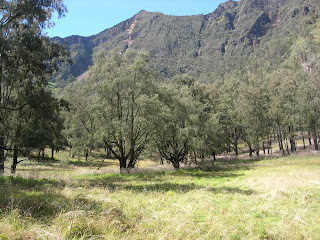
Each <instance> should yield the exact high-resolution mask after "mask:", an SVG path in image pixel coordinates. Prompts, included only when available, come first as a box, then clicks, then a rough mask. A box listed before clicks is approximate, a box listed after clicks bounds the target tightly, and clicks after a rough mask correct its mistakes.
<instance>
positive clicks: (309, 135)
mask: <svg viewBox="0 0 320 240" xmlns="http://www.w3.org/2000/svg"><path fill="white" fill-rule="evenodd" d="M308 140H309V149H310V148H311V146H312V142H311V133H310V131H308Z"/></svg>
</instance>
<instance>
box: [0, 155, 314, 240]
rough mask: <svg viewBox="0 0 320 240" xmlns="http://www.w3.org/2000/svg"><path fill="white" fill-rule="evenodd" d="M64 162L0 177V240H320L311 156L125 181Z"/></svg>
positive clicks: (108, 166) (107, 170)
mask: <svg viewBox="0 0 320 240" xmlns="http://www.w3.org/2000/svg"><path fill="white" fill-rule="evenodd" d="M63 154H66V153H61V154H60V155H58V156H57V158H58V159H59V160H56V161H51V162H48V163H46V164H38V163H30V162H25V163H22V165H19V166H18V172H17V176H16V177H11V176H4V177H0V239H141V240H142V239H170V240H171V239H230V240H231V239H232V240H235V239H320V154H318V153H315V152H308V153H306V154H298V155H291V156H287V157H278V158H276V157H275V158H269V159H259V160H234V161H225V162H219V163H216V165H215V166H214V167H213V166H210V165H208V166H206V167H201V168H200V169H199V168H198V169H197V168H195V169H182V170H179V171H173V170H172V169H171V167H163V169H162V170H161V168H160V170H159V169H158V171H153V170H154V169H157V168H158V167H156V166H155V164H154V163H152V162H150V161H146V162H144V161H143V162H141V163H140V166H142V167H145V166H147V165H151V167H149V168H148V169H149V170H140V171H138V172H137V173H133V174H129V175H119V174H116V173H112V172H117V171H118V170H117V165H116V164H117V162H114V161H107V162H105V163H104V165H103V167H102V168H101V169H100V170H99V171H97V167H98V166H99V165H100V164H99V162H90V163H84V162H77V161H75V162H69V161H67V160H65V159H66V156H64V155H63ZM152 165H153V166H152ZM8 167H9V166H8ZM201 169H202V170H201Z"/></svg>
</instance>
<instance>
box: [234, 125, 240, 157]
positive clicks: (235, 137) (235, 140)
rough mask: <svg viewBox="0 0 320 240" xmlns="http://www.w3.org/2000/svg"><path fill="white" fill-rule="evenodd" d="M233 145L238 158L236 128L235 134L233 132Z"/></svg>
mask: <svg viewBox="0 0 320 240" xmlns="http://www.w3.org/2000/svg"><path fill="white" fill-rule="evenodd" d="M233 145H234V152H235V154H236V156H238V155H239V151H238V134H237V128H234V132H233Z"/></svg>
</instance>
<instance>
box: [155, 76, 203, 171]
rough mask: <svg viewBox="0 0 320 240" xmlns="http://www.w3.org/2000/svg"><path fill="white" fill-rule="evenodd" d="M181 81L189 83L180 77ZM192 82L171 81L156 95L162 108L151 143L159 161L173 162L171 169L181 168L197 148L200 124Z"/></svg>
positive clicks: (198, 108) (199, 110)
mask: <svg viewBox="0 0 320 240" xmlns="http://www.w3.org/2000/svg"><path fill="white" fill-rule="evenodd" d="M180 80H190V78H188V77H187V78H185V77H182V78H180ZM192 82H193V81H191V82H190V81H187V82H183V81H182V82H181V81H180V82H179V79H177V78H176V79H174V81H173V82H172V83H171V84H168V85H164V86H163V87H162V88H161V90H160V94H159V99H160V101H161V108H159V109H158V111H157V113H158V114H157V116H158V117H157V118H158V128H157V131H156V132H155V134H154V138H153V142H154V144H155V146H156V147H157V149H158V152H159V155H160V157H161V158H164V159H166V160H168V161H170V162H171V163H172V165H173V166H174V168H176V169H178V168H179V167H180V162H182V161H183V160H184V159H185V158H186V157H187V155H188V153H189V151H190V150H191V149H192V146H193V147H196V146H199V141H200V138H201V137H199V136H200V135H197V134H198V133H199V132H200V131H201V130H202V129H200V124H199V112H201V110H202V108H201V104H200V103H199V102H198V101H196V100H195V99H193V98H192V94H191V91H190V89H191V86H192V85H193V83H192ZM188 83H191V84H188Z"/></svg>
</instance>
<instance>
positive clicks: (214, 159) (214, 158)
mask: <svg viewBox="0 0 320 240" xmlns="http://www.w3.org/2000/svg"><path fill="white" fill-rule="evenodd" d="M212 156H213V164H214V162H215V161H216V160H217V158H216V152H213V153H212Z"/></svg>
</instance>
